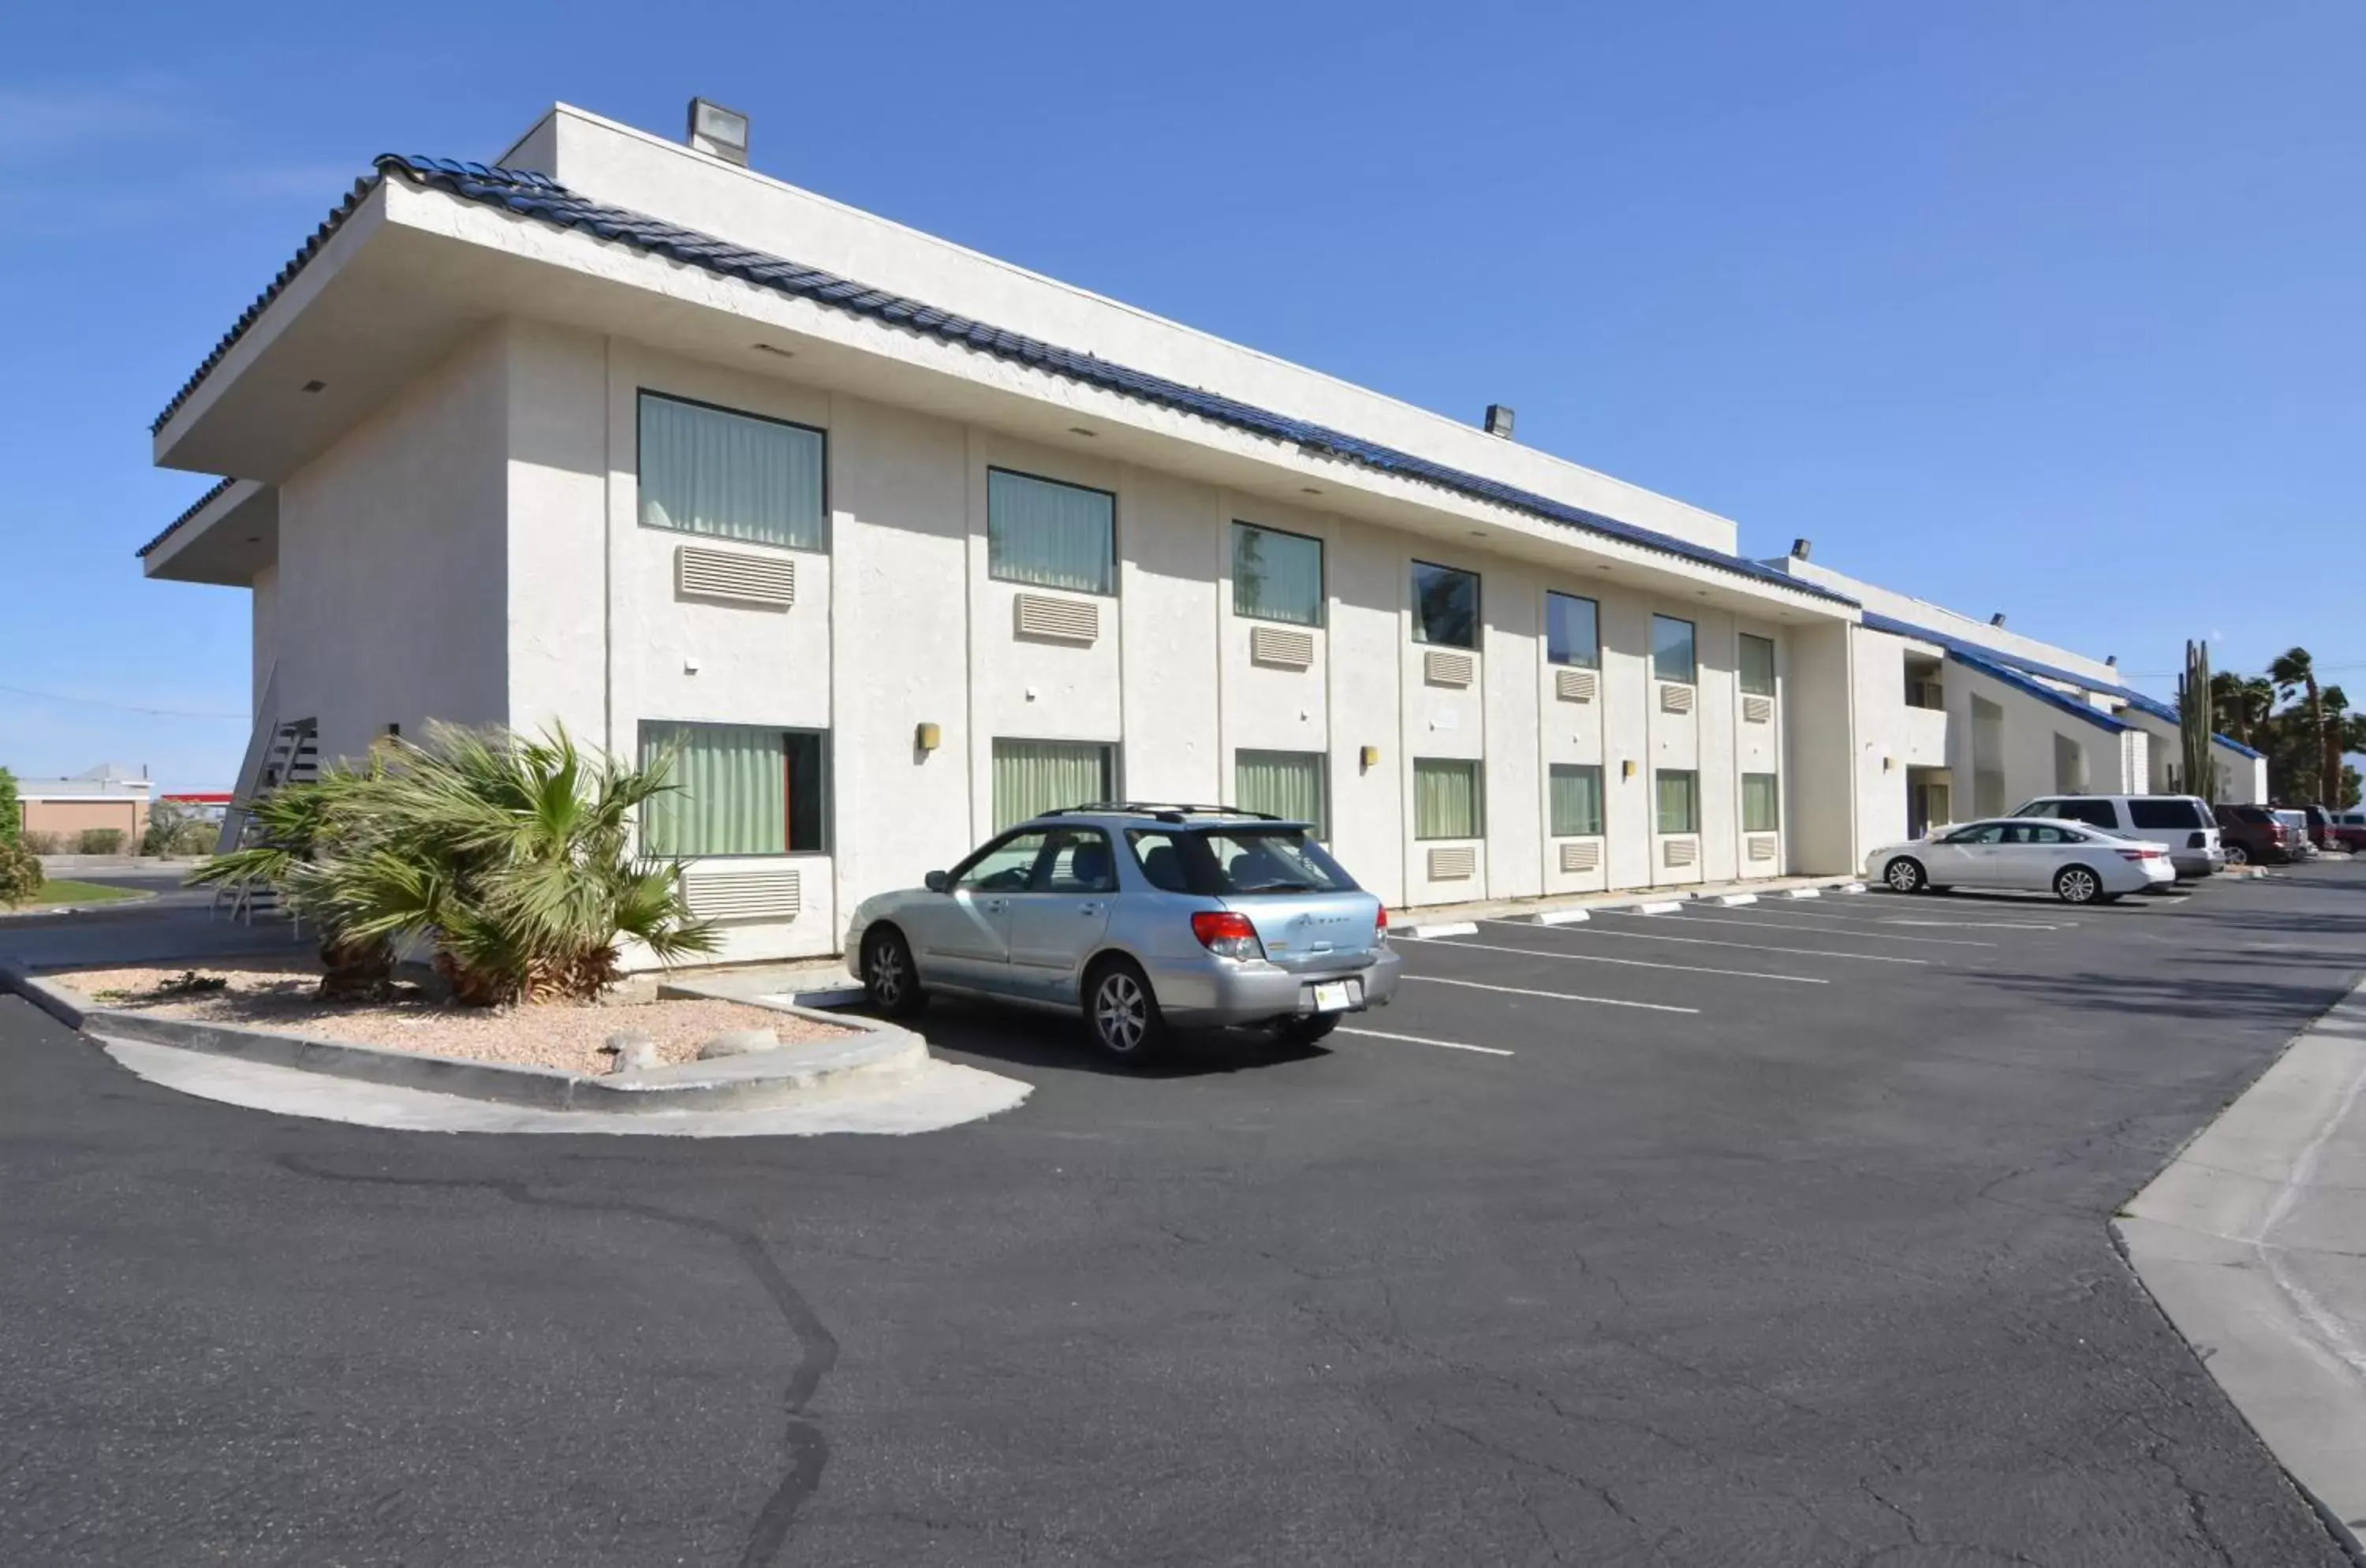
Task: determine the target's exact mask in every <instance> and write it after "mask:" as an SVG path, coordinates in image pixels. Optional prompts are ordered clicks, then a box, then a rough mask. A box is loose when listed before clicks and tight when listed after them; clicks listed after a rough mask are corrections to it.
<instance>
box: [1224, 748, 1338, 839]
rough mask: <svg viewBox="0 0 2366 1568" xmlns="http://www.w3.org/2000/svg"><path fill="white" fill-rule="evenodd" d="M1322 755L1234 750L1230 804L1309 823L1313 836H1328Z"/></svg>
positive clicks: (1329, 832) (1317, 752) (1328, 821)
mask: <svg viewBox="0 0 2366 1568" xmlns="http://www.w3.org/2000/svg"><path fill="white" fill-rule="evenodd" d="M1324 772H1325V770H1324V757H1323V753H1322V752H1320V751H1235V752H1234V753H1233V804H1234V806H1237V807H1241V809H1243V810H1244V811H1262V812H1264V813H1266V814H1267V815H1268V816H1270V817H1281V818H1288V819H1289V820H1290V821H1293V822H1312V823H1313V824H1314V836H1315V837H1316V838H1318V839H1328V838H1329V837H1330V836H1331V819H1330V813H1329V812H1328V811H1327V810H1326V809H1325V807H1327V806H1328V804H1329V802H1328V800H1327V799H1326V798H1325V797H1326V795H1328V793H1329V792H1328V791H1327V790H1326V789H1325V788H1324Z"/></svg>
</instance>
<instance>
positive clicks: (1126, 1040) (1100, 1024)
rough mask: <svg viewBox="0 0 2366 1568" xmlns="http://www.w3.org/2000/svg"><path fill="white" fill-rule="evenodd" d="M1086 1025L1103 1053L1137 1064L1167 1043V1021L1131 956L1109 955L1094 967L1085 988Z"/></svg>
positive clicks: (1152, 1057) (1144, 977) (1160, 1049)
mask: <svg viewBox="0 0 2366 1568" xmlns="http://www.w3.org/2000/svg"><path fill="white" fill-rule="evenodd" d="M1085 1027H1086V1028H1087V1029H1088V1030H1090V1031H1091V1032H1092V1036H1093V1043H1094V1044H1096V1045H1098V1046H1099V1047H1100V1049H1101V1052H1102V1054H1103V1055H1108V1056H1110V1057H1113V1058H1114V1059H1116V1060H1118V1061H1121V1062H1123V1063H1125V1064H1126V1065H1127V1066H1139V1065H1140V1064H1142V1063H1144V1062H1147V1061H1150V1060H1153V1059H1154V1058H1155V1057H1156V1056H1157V1055H1158V1054H1159V1053H1160V1051H1162V1050H1163V1049H1164V1048H1165V1047H1166V1019H1165V1017H1164V1016H1162V1015H1161V1014H1160V1012H1159V1010H1158V998H1156V997H1155V996H1154V995H1152V994H1151V989H1150V981H1149V979H1148V977H1146V976H1144V974H1143V972H1142V970H1141V969H1140V968H1139V967H1138V966H1137V965H1136V964H1134V963H1133V961H1132V959H1127V958H1112V959H1110V960H1107V961H1106V962H1104V963H1103V964H1100V965H1099V966H1098V967H1097V968H1096V969H1094V971H1093V973H1092V978H1091V981H1090V982H1089V983H1088V984H1087V987H1086V988H1085Z"/></svg>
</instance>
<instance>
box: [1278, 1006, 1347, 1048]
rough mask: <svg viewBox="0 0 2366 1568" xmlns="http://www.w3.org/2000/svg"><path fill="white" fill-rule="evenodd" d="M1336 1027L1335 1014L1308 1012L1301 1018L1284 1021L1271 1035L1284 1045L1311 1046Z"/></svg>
mask: <svg viewBox="0 0 2366 1568" xmlns="http://www.w3.org/2000/svg"><path fill="white" fill-rule="evenodd" d="M1338 1027H1339V1015H1338V1014H1337V1013H1335V1012H1310V1013H1308V1014H1306V1015H1305V1016H1304V1017H1303V1018H1292V1019H1286V1020H1284V1021H1282V1023H1281V1024H1280V1026H1279V1028H1277V1029H1275V1030H1274V1032H1273V1033H1274V1038H1275V1039H1277V1040H1279V1041H1280V1042H1281V1043H1283V1044H1285V1045H1313V1044H1315V1043H1318V1042H1320V1041H1321V1040H1323V1039H1324V1037H1325V1036H1327V1035H1328V1034H1329V1033H1330V1032H1332V1031H1333V1030H1335V1029H1336V1028H1338Z"/></svg>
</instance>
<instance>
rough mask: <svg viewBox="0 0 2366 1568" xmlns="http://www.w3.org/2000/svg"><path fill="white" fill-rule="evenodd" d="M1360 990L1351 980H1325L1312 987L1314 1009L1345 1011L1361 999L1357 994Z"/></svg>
mask: <svg viewBox="0 0 2366 1568" xmlns="http://www.w3.org/2000/svg"><path fill="white" fill-rule="evenodd" d="M1362 990H1363V987H1361V986H1358V984H1357V983H1356V982H1355V981H1353V980H1327V981H1325V982H1324V983H1323V984H1322V985H1319V986H1317V987H1314V1010H1315V1011H1316V1012H1346V1010H1348V1009H1349V1008H1352V1007H1355V1006H1357V1005H1358V1003H1360V1002H1361V1001H1362V1000H1363V998H1362V997H1361V996H1360V995H1358V993H1359V992H1360V991H1362Z"/></svg>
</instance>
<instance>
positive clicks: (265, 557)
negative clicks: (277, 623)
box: [140, 479, 279, 588]
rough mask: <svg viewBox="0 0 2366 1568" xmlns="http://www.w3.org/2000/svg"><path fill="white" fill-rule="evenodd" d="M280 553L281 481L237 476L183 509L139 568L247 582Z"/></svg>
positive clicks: (167, 575) (169, 575) (192, 578)
mask: <svg viewBox="0 0 2366 1568" xmlns="http://www.w3.org/2000/svg"><path fill="white" fill-rule="evenodd" d="M278 558H279V487H278V486H277V485H269V484H264V483H261V482H260V481H258V480H255V479H233V480H231V482H230V483H228V484H227V485H223V486H221V487H220V488H219V489H217V490H215V491H212V492H211V493H210V494H208V496H207V497H206V498H205V499H204V500H203V501H201V502H198V503H197V505H196V506H193V507H191V508H190V509H189V510H188V511H187V512H186V513H183V515H182V516H181V518H180V520H179V521H178V522H176V523H175V524H174V525H172V527H170V528H168V529H166V530H165V531H164V532H163V534H161V535H159V536H157V538H156V541H155V543H154V544H153V545H152V546H151V547H149V548H147V549H146V550H143V551H142V552H141V556H140V569H141V571H143V572H145V573H146V574H147V575H148V576H150V577H153V578H160V579H163V581H169V582H219V583H226V584H229V585H231V586H232V587H239V588H243V587H245V586H247V585H248V584H250V583H252V582H253V581H254V577H255V573H257V572H259V571H261V570H263V569H264V568H265V567H267V566H269V565H270V564H271V563H272V562H274V561H276V560H277V559H278Z"/></svg>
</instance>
